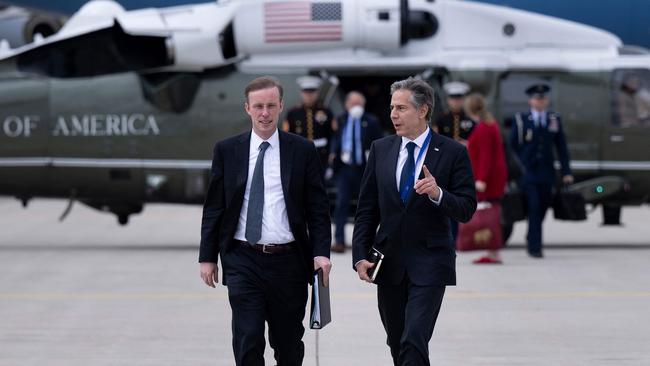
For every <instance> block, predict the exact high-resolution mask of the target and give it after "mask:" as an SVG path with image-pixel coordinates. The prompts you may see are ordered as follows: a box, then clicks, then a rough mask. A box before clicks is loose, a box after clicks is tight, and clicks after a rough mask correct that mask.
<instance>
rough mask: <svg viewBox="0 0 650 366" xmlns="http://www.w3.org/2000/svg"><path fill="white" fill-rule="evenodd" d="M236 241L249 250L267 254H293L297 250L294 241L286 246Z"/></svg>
mask: <svg viewBox="0 0 650 366" xmlns="http://www.w3.org/2000/svg"><path fill="white" fill-rule="evenodd" d="M235 241H236V242H237V243H239V244H241V245H243V246H245V247H247V248H250V249H253V250H256V251H258V252H262V253H265V254H280V253H289V252H293V251H294V250H295V243H296V242H295V241H292V242H291V243H286V244H251V243H249V242H247V241H241V240H235Z"/></svg>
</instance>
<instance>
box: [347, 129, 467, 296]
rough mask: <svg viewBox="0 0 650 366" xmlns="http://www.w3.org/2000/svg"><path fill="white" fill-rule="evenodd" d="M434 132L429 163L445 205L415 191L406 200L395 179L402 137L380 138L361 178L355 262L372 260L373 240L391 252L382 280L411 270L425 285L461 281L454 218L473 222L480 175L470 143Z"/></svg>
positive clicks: (391, 280) (399, 277)
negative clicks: (474, 167)
mask: <svg viewBox="0 0 650 366" xmlns="http://www.w3.org/2000/svg"><path fill="white" fill-rule="evenodd" d="M431 133H432V136H431V142H430V143H429V147H428V150H427V154H426V157H425V160H424V164H425V165H426V166H427V168H428V169H429V171H430V172H431V174H432V175H433V176H434V177H435V178H436V181H437V183H438V185H439V187H440V188H441V189H442V191H443V197H442V200H441V202H440V205H437V204H435V203H434V202H432V201H431V200H430V199H429V197H428V196H427V195H419V194H417V192H415V190H412V191H411V193H410V195H409V197H408V199H407V202H406V205H405V204H404V203H403V202H402V200H401V199H400V195H399V191H398V189H397V182H396V181H395V176H396V174H395V173H396V169H397V159H398V155H399V148H400V145H401V142H402V138H401V137H400V136H397V135H392V136H388V137H384V138H382V139H380V140H377V141H375V143H374V144H373V145H372V148H371V149H370V156H369V158H368V164H367V166H366V170H365V172H364V174H363V180H362V182H361V192H360V195H359V203H358V206H357V214H356V220H355V226H354V236H353V253H352V255H353V265H354V263H356V262H357V261H359V260H361V259H367V257H368V252H369V251H370V249H371V247H372V246H373V245H374V246H375V247H376V248H377V249H378V250H379V251H381V252H382V253H384V254H385V255H386V258H385V259H384V263H383V265H382V268H381V270H380V271H379V274H378V276H377V279H376V280H375V282H376V283H378V284H393V285H396V284H399V283H400V282H401V281H402V279H403V277H404V275H405V274H408V276H409V279H410V280H411V282H413V283H414V284H416V285H421V286H431V285H440V286H443V285H453V284H455V283H456V270H455V258H456V253H455V248H454V245H455V243H454V240H453V238H452V235H451V231H450V224H449V219H450V218H451V219H453V220H456V221H460V222H467V221H469V220H470V218H471V217H472V215H473V214H474V211H475V210H476V192H475V190H474V177H473V176H472V167H471V165H470V160H469V156H468V154H467V150H466V149H465V147H464V146H463V145H461V144H459V143H458V142H456V141H454V140H452V139H449V138H447V137H444V136H441V135H438V134H436V133H434V132H433V131H431ZM419 178H420V179H422V178H424V174H420V177H419ZM377 226H379V230H378V231H377Z"/></svg>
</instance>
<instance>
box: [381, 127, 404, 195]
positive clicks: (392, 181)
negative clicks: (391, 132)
mask: <svg viewBox="0 0 650 366" xmlns="http://www.w3.org/2000/svg"><path fill="white" fill-rule="evenodd" d="M401 145H402V138H401V137H400V136H397V135H395V137H394V138H393V143H392V144H391V145H390V149H389V150H388V153H387V155H386V156H387V159H385V160H384V161H385V163H384V171H383V172H381V174H382V176H385V177H388V178H387V179H386V182H387V184H388V185H389V187H388V189H387V192H393V193H392V194H391V197H392V198H393V199H394V200H397V202H399V203H400V204H401V205H404V204H403V203H402V199H401V198H400V196H399V189H397V179H396V174H395V171H396V169H397V158H398V157H399V148H400V146H401ZM379 158H380V159H381V156H380V157H379Z"/></svg>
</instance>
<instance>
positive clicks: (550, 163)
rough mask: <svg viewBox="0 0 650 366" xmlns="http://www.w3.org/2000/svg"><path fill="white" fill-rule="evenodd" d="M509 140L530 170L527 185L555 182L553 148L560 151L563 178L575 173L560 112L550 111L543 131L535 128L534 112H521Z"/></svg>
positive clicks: (559, 157)
mask: <svg viewBox="0 0 650 366" xmlns="http://www.w3.org/2000/svg"><path fill="white" fill-rule="evenodd" d="M518 121H521V122H518ZM520 124H521V126H520ZM509 140H510V146H512V148H513V150H514V151H515V153H516V154H517V156H518V157H519V159H520V160H521V162H522V164H523V165H524V167H525V168H526V173H525V174H524V177H523V180H524V183H544V184H548V185H552V184H553V183H554V182H555V167H554V162H555V155H554V154H553V147H555V149H556V151H557V157H558V160H559V161H560V165H561V167H562V168H561V169H562V175H569V174H571V167H570V165H569V150H568V149H567V144H566V137H565V136H564V130H563V128H562V121H561V119H560V116H559V115H558V114H557V113H555V112H552V111H547V112H546V126H542V127H539V128H537V127H535V121H534V120H533V116H532V113H531V112H530V111H529V112H526V113H520V114H519V115H518V116H516V117H515V119H514V123H513V124H512V129H511V130H510V138H509Z"/></svg>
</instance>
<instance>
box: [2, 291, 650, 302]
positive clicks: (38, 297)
mask: <svg viewBox="0 0 650 366" xmlns="http://www.w3.org/2000/svg"><path fill="white" fill-rule="evenodd" d="M445 297H446V298H447V299H454V300H468V299H472V300H475V299H479V300H531V299H567V298H574V299H590V298H650V291H579V292H492V293H486V292H452V291H450V292H448V293H447V294H446V295H445ZM227 299H228V294H227V292H225V291H223V292H219V293H217V294H204V293H185V292H183V293H174V292H161V293H142V292H133V293H116V292H94V293H93V292H88V293H82V292H66V293H64V292H61V293H58V292H4V293H0V301H66V300H88V301H125V300H126V301H129V300H154V301H179V300H186V301H190V300H227ZM332 299H335V300H369V299H372V300H374V299H376V295H375V293H374V291H373V292H370V293H358V292H344V293H332Z"/></svg>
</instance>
